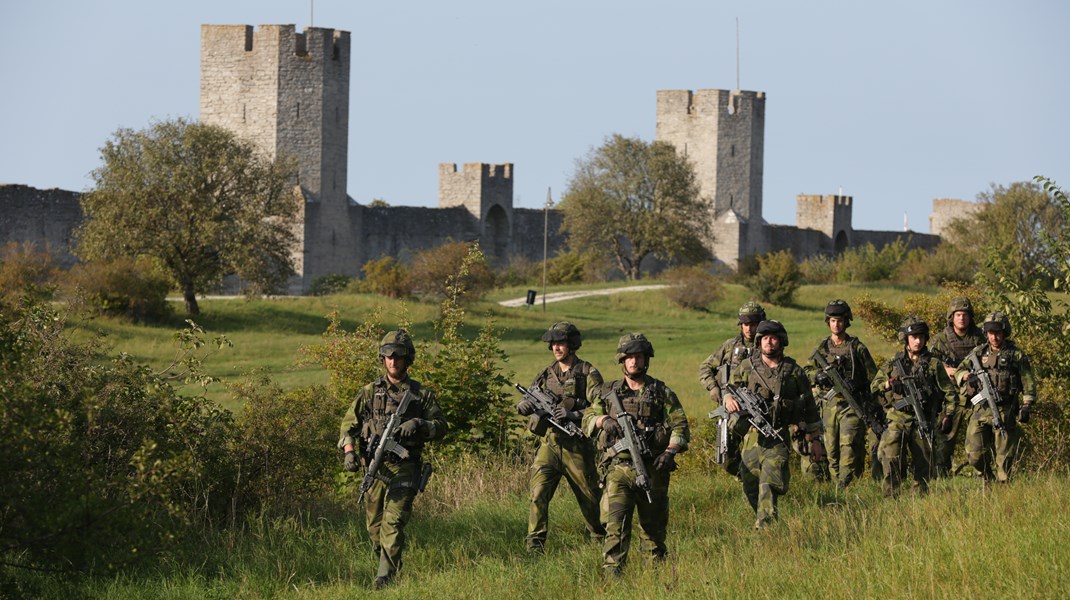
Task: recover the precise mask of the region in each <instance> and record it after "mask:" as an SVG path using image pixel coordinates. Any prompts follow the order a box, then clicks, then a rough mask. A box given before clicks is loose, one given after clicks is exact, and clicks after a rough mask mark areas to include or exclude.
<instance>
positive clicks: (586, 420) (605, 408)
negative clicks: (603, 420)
mask: <svg viewBox="0 0 1070 600" xmlns="http://www.w3.org/2000/svg"><path fill="white" fill-rule="evenodd" d="M612 392H616V394H617V397H618V398H620V401H621V405H623V406H624V410H625V411H626V412H627V413H628V414H630V415H632V416H633V417H635V420H636V425H637V427H638V429H639V431H638V433H639V434H640V435H644V436H645V437H646V438H647V446H648V447H649V449H650V451H651V454H652V455H653V456H657V455H658V454H660V453H661V452H662V451H664V450H665V448H666V447H668V446H669V445H675V446H678V447H679V448H680V450H681V451H682V450H684V449H686V448H687V444H688V442H689V441H690V440H691V430H690V428H689V427H688V425H687V415H686V414H685V413H684V407H683V405H681V404H680V399H679V398H678V397H677V396H676V392H673V391H672V390H671V389H669V387H668V386H666V385H665V383H664V382H663V381H661V380H658V379H654V378H653V377H651V376H649V375H644V376H643V386H642V387H641V388H640V389H638V390H632V389H631V388H629V387H628V382H627V381H626V380H624V379H617V380H614V381H611V382H609V383H608V384H606V385H604V386H602V388H601V393H600V394H598V395H597V396H595V397H594V398H593V402H592V404H591V408H590V409H589V410H588V411H587V413H586V414H584V415H583V432H584V433H585V434H586V435H587V436H588V437H591V438H597V439H598V440H599V447H600V448H602V449H604V448H605V447H606V446H608V445H612V444H613V443H614V442H615V441H616V440H607V439H604V438H605V436H604V432H603V431H602V430H601V429H599V428H598V420H599V418H600V417H602V416H604V415H608V416H610V417H616V416H617V413H616V411H614V410H612V408H611V406H610V400H609V396H610V393H612Z"/></svg>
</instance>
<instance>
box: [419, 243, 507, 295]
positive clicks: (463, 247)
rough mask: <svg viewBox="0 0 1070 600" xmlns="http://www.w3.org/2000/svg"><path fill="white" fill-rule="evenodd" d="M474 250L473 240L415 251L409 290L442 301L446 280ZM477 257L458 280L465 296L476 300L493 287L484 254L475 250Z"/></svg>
mask: <svg viewBox="0 0 1070 600" xmlns="http://www.w3.org/2000/svg"><path fill="white" fill-rule="evenodd" d="M473 248H474V249H476V250H477V251H478V249H479V244H478V243H477V242H471V243H469V242H450V243H448V244H443V245H441V246H438V247H437V248H430V249H428V250H423V251H421V252H418V253H417V254H416V256H415V257H413V261H412V280H413V282H414V285H413V289H414V291H415V292H416V293H417V294H418V295H419V296H421V297H423V298H426V299H435V300H442V299H443V298H445V297H446V295H447V287H448V286H449V282H448V280H449V279H450V278H451V277H456V276H457V273H460V272H461V264H462V263H463V262H464V261H465V257H466V256H468V254H469V252H470V251H471V250H472V249H473ZM478 256H479V258H478V259H476V260H475V262H472V263H471V264H470V265H469V266H468V268H467V269H466V274H465V275H464V278H465V279H464V281H461V282H459V283H460V284H461V288H462V289H464V290H465V292H464V293H465V297H466V298H469V299H472V300H476V299H478V298H479V296H480V295H482V293H483V292H484V291H486V290H488V289H490V288H492V287H494V274H493V273H491V271H490V267H489V266H488V264H487V259H486V256H484V255H483V252H482V251H478Z"/></svg>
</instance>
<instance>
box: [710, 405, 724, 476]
mask: <svg viewBox="0 0 1070 600" xmlns="http://www.w3.org/2000/svg"><path fill="white" fill-rule="evenodd" d="M707 416H708V417H709V418H711V419H716V418H718V417H720V419H721V420H720V421H718V422H717V456H716V457H715V458H714V460H715V461H716V462H717V464H719V465H723V464H724V462H725V461H726V460H728V411H726V410H725V409H724V406H719V407H717V410H715V411H712V412H710V414H709V415H707Z"/></svg>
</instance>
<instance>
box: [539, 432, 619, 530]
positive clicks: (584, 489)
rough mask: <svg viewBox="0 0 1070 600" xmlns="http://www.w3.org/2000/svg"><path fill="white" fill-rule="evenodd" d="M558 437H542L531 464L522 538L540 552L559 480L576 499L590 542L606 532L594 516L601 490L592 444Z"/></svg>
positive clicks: (596, 514) (584, 440)
mask: <svg viewBox="0 0 1070 600" xmlns="http://www.w3.org/2000/svg"><path fill="white" fill-rule="evenodd" d="M561 437H562V436H558V435H557V434H556V433H550V434H548V435H547V436H546V437H544V438H543V439H542V440H541V441H540V442H539V449H538V450H537V451H536V452H535V460H534V462H532V465H531V479H530V488H531V508H530V510H529V511H528V535H527V538H525V544H526V545H527V547H528V548H529V549H533V550H541V549H542V548H543V547H544V546H545V545H546V532H547V523H548V521H549V515H550V500H551V499H552V498H553V497H554V493H555V492H556V491H557V484H558V483H560V482H561V478H562V477H564V478H565V480H566V481H568V485H569V487H571V488H572V493H573V494H575V496H576V501H577V502H578V503H579V505H580V513H581V514H582V515H583V520H584V521H585V522H586V525H587V533H588V535H590V536H591V539H593V540H597V541H601V539H602V536H604V535H605V533H606V530H605V527H603V526H602V523H601V518H600V515H599V513H598V510H599V507H598V501H599V498H600V496H601V490H600V489H599V488H598V471H597V469H596V468H595V462H594V444H592V443H591V440H590V439H588V438H586V437H583V438H581V439H561Z"/></svg>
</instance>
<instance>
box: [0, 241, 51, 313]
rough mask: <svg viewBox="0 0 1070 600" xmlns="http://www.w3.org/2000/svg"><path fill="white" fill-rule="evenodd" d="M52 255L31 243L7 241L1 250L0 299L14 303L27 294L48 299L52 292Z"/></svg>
mask: <svg viewBox="0 0 1070 600" xmlns="http://www.w3.org/2000/svg"><path fill="white" fill-rule="evenodd" d="M55 278H56V268H55V267H54V266H53V264H52V254H51V253H49V252H48V251H47V250H44V251H42V250H38V249H37V247H36V246H34V245H33V244H32V243H30V242H24V243H19V242H8V243H7V244H5V245H4V247H3V249H0V297H3V298H6V299H7V300H9V301H11V302H14V301H16V300H17V299H18V298H19V297H20V296H22V295H24V294H29V295H30V296H32V297H34V298H40V299H43V300H47V299H50V298H52V294H53V292H54V291H55V287H56V286H55V285H54V284H53V280H54V279H55Z"/></svg>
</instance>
